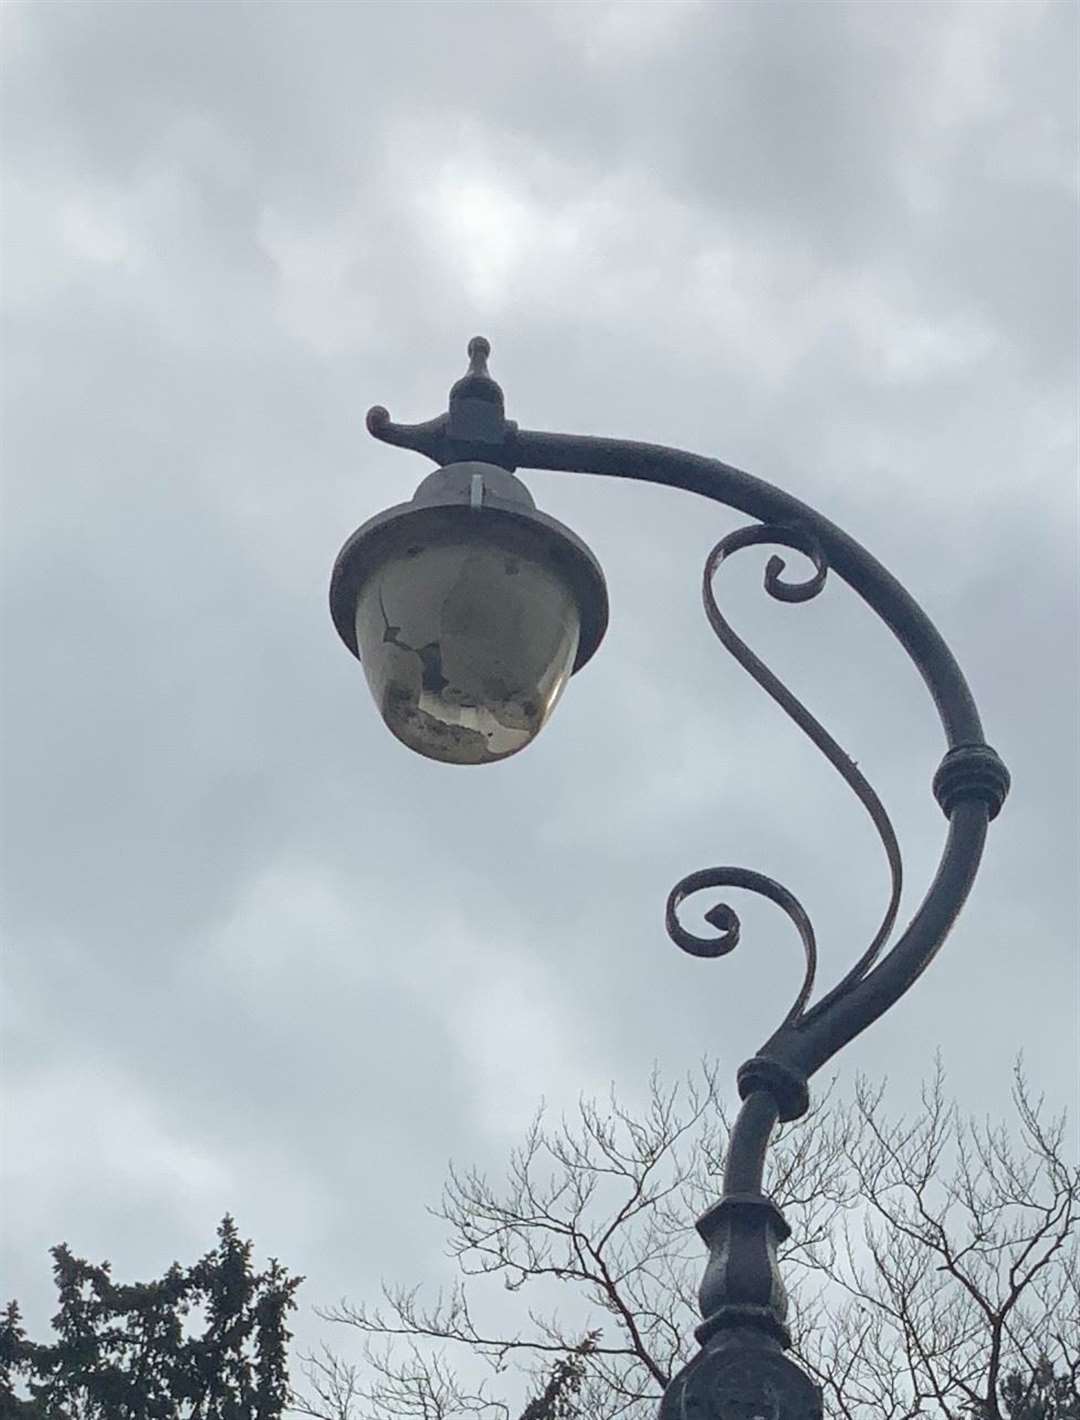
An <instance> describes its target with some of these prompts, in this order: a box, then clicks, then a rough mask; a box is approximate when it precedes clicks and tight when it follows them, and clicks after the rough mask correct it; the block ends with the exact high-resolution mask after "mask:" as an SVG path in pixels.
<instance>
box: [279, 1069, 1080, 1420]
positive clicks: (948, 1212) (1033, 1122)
mask: <svg viewBox="0 0 1080 1420" xmlns="http://www.w3.org/2000/svg"><path fill="white" fill-rule="evenodd" d="M1013 1106H1014V1119H1013V1121H1012V1123H1011V1126H1006V1125H1004V1124H995V1123H991V1122H989V1121H985V1122H977V1121H974V1120H970V1119H966V1118H964V1117H963V1116H962V1115H961V1113H960V1111H959V1110H958V1109H957V1107H956V1105H955V1104H953V1103H951V1102H950V1101H949V1100H948V1099H947V1097H946V1094H945V1088H944V1079H943V1075H942V1071H941V1069H940V1066H939V1067H938V1068H937V1069H936V1071H935V1073H934V1075H933V1077H932V1078H931V1079H930V1081H929V1082H928V1083H927V1084H926V1086H925V1087H924V1089H923V1094H922V1105H921V1108H920V1109H919V1110H918V1111H917V1112H915V1113H914V1114H913V1115H911V1116H910V1117H898V1118H890V1117H889V1115H888V1113H887V1109H886V1104H885V1091H884V1087H882V1086H872V1085H870V1084H869V1083H868V1082H867V1081H865V1080H860V1081H859V1082H858V1084H857V1086H856V1089H855V1092H854V1095H853V1097H852V1099H851V1100H850V1101H846V1102H841V1101H838V1100H836V1099H835V1098H834V1096H833V1094H832V1092H831V1091H827V1092H826V1093H825V1095H824V1097H823V1098H821V1099H820V1100H819V1102H818V1103H817V1104H816V1105H815V1107H814V1108H813V1110H812V1112H811V1114H810V1115H809V1116H808V1117H806V1118H804V1119H803V1120H800V1121H798V1122H797V1123H796V1124H793V1125H790V1126H788V1127H787V1128H786V1129H783V1130H782V1131H781V1133H780V1135H779V1137H778V1139H777V1141H776V1143H775V1146H774V1147H773V1149H772V1162H771V1175H770V1180H769V1188H770V1193H771V1196H772V1197H773V1198H774V1199H775V1201H776V1202H777V1203H778V1204H779V1206H780V1207H781V1208H782V1209H783V1211H784V1213H785V1215H786V1216H787V1219H788V1222H789V1223H790V1224H791V1226H792V1237H791V1240H790V1241H789V1243H788V1244H787V1245H786V1252H782V1254H781V1259H782V1260H781V1265H782V1270H783V1274H784V1277H785V1280H786V1284H787V1287H788V1290H789V1292H790V1293H791V1294H792V1300H793V1308H792V1310H793V1320H794V1322H795V1324H796V1327H797V1330H796V1335H795V1348H794V1349H795V1354H796V1355H797V1356H799V1358H800V1359H801V1360H802V1362H803V1364H804V1365H805V1366H806V1367H807V1368H808V1370H809V1371H810V1372H811V1373H812V1374H813V1375H814V1376H815V1377H816V1378H817V1379H818V1381H819V1383H820V1384H821V1385H822V1387H823V1389H824V1393H825V1401H826V1410H827V1413H828V1414H830V1416H832V1417H836V1420H914V1417H916V1416H918V1417H926V1420H1009V1410H1008V1407H1007V1406H1006V1405H1005V1404H1004V1403H1003V1400H1002V1393H1003V1387H1004V1386H1005V1384H1006V1382H1007V1381H1008V1379H1009V1377H1010V1376H1017V1375H1019V1376H1020V1377H1022V1378H1023V1377H1027V1376H1033V1375H1035V1373H1036V1370H1037V1368H1038V1367H1039V1366H1040V1365H1042V1366H1043V1368H1044V1372H1045V1369H1046V1367H1047V1366H1049V1368H1050V1374H1051V1375H1052V1376H1053V1377H1055V1378H1058V1377H1064V1380H1063V1382H1062V1384H1064V1385H1065V1386H1066V1388H1068V1387H1069V1386H1071V1394H1072V1395H1075V1396H1076V1397H1077V1400H1078V1401H1080V1389H1078V1387H1080V1259H1078V1247H1077V1242H1078V1227H1077V1214H1078V1210H1080V1174H1078V1170H1077V1169H1076V1167H1074V1166H1073V1165H1071V1164H1069V1163H1068V1162H1067V1161H1066V1158H1065V1152H1064V1143H1063V1141H1064V1121H1063V1120H1062V1119H1052V1120H1048V1119H1047V1118H1046V1111H1045V1108H1044V1106H1043V1102H1042V1101H1041V1100H1040V1099H1037V1098H1035V1097H1033V1095H1032V1092H1031V1090H1030V1089H1029V1087H1028V1085H1027V1083H1026V1082H1025V1080H1024V1077H1023V1074H1022V1072H1021V1070H1020V1069H1019V1067H1018V1068H1017V1070H1016V1072H1015V1077H1014V1086H1013ZM729 1126H730V1119H729V1117H728V1115H727V1113H726V1111H725V1107H724V1103H723V1100H722V1097H721V1094H720V1091H719V1090H718V1087H717V1079H716V1072H715V1069H714V1068H712V1067H709V1066H706V1067H703V1068H702V1070H701V1072H700V1073H699V1074H698V1075H697V1076H695V1077H693V1078H691V1079H689V1080H687V1081H686V1082H685V1083H683V1084H682V1085H680V1086H665V1085H664V1084H663V1083H662V1082H661V1080H660V1079H659V1077H658V1076H656V1075H654V1077H653V1079H652V1080H651V1082H650V1088H649V1093H648V1098H647V1102H646V1105H645V1107H644V1109H642V1110H640V1111H637V1112H635V1111H633V1110H630V1109H628V1108H626V1107H625V1106H623V1105H622V1104H620V1102H619V1100H618V1099H617V1098H616V1096H615V1095H614V1093H613V1094H612V1095H611V1097H610V1098H609V1099H608V1100H607V1101H606V1102H605V1103H604V1104H603V1105H602V1106H601V1105H599V1104H598V1103H596V1102H595V1101H590V1100H583V1101H582V1102H581V1103H580V1105H579V1107H578V1112H577V1115H576V1117H575V1118H574V1119H573V1120H572V1121H568V1120H563V1121H561V1122H560V1123H558V1124H550V1123H548V1122H547V1121H546V1119H545V1116H544V1115H543V1113H541V1114H539V1115H538V1116H537V1118H536V1119H535V1120H534V1122H533V1125H532V1127H531V1128H530V1129H529V1131H528V1133H527V1135H526V1137H525V1140H524V1142H523V1143H522V1145H521V1146H520V1147H519V1148H518V1149H516V1150H515V1151H514V1152H513V1154H512V1155H511V1158H510V1162H509V1168H508V1171H507V1174H506V1176H505V1178H502V1179H500V1180H499V1181H498V1182H497V1183H492V1182H491V1181H490V1180H489V1179H488V1178H487V1176H485V1175H484V1174H483V1173H480V1172H478V1171H475V1170H458V1169H452V1170H451V1172H450V1175H449V1178H448V1180H447V1183H446V1187H445V1190H444V1194H443V1198H442V1202H441V1204H440V1206H439V1207H438V1208H437V1209H436V1210H434V1211H435V1213H436V1215H437V1216H438V1217H439V1218H441V1219H442V1221H443V1222H444V1223H445V1224H446V1227H447V1230H448V1237H449V1248H450V1253H451V1255H452V1257H453V1258H454V1259H455V1260H456V1263H457V1266H458V1269H459V1271H460V1274H461V1275H460V1279H459V1281H457V1282H456V1283H455V1284H454V1285H453V1287H452V1288H451V1289H450V1291H449V1292H447V1293H444V1294H441V1295H438V1296H436V1297H434V1298H433V1299H431V1300H429V1301H425V1300H423V1299H422V1297H421V1293H420V1291H419V1289H409V1288H405V1287H400V1286H384V1288H383V1297H382V1301H381V1303H380V1304H379V1305H377V1306H368V1305H363V1304H360V1305H354V1304H351V1303H349V1302H345V1301H343V1302H342V1303H340V1304H339V1305H338V1306H336V1307H332V1308H329V1309H326V1310H323V1311H321V1312H320V1315H322V1316H323V1317H324V1318H325V1319H326V1320H328V1321H332V1322H336V1323H339V1324H341V1325H343V1326H347V1327H349V1328H352V1329H353V1330H355V1331H358V1332H360V1333H361V1334H362V1336H363V1338H364V1346H363V1355H364V1359H363V1363H362V1365H358V1366H353V1365H347V1364H346V1363H344V1362H343V1361H342V1360H341V1359H340V1358H338V1357H337V1356H335V1355H334V1354H333V1353H332V1352H330V1351H324V1352H323V1353H322V1354H321V1355H320V1356H318V1357H309V1358H308V1361H307V1376H308V1381H309V1383H310V1388H309V1391H308V1393H307V1396H306V1398H305V1399H304V1400H303V1401H302V1402H300V1401H298V1402H297V1409H298V1412H299V1413H301V1414H305V1415H309V1416H314V1417H319V1420H403V1418H405V1417H407V1418H408V1420H454V1417H461V1416H471V1417H474V1420H512V1416H513V1415H514V1408H513V1407H512V1406H511V1405H510V1404H508V1402H507V1401H506V1400H505V1399H504V1398H502V1397H501V1396H499V1395H496V1394H494V1393H493V1392H492V1386H493V1385H497V1386H500V1388H502V1389H506V1388H508V1387H506V1385H505V1382H506V1374H505V1373H507V1372H508V1371H511V1372H512V1371H518V1372H524V1373H525V1374H526V1376H527V1377H528V1381H527V1385H528V1387H530V1388H531V1393H532V1394H533V1396H534V1400H533V1401H532V1402H531V1406H530V1408H529V1409H527V1410H526V1411H525V1417H522V1420H526V1417H527V1420H554V1418H555V1417H558V1416H571V1415H576V1414H580V1415H582V1416H587V1417H588V1420H652V1417H653V1416H654V1415H655V1411H656V1406H657V1403H658V1401H659V1398H660V1394H661V1392H662V1391H663V1388H664V1386H665V1385H666V1383H667V1381H668V1380H669V1378H670V1377H671V1376H672V1375H673V1374H674V1373H675V1371H676V1370H678V1368H679V1367H680V1366H681V1365H682V1364H683V1363H684V1362H685V1361H686V1360H687V1359H688V1358H689V1355H690V1352H691V1349H692V1346H693V1328H694V1325H695V1323H696V1322H697V1321H698V1320H699V1317H698V1313H697V1309H696V1291H697V1285H698V1281H699V1278H700V1274H701V1269H702V1262H703V1258H702V1246H701V1243H700V1240H699V1239H698V1237H697V1235H696V1233H695V1231H694V1228H693V1220H694V1218H695V1217H696V1216H697V1215H698V1214H699V1213H700V1212H702V1211H703V1210H704V1209H705V1208H706V1207H707V1206H708V1205H709V1204H710V1203H712V1202H714V1201H715V1199H716V1198H717V1196H718V1194H719V1191H720V1177H721V1174H722V1170H723V1160H724V1152H725V1149H726V1144H727V1138H728V1133H729ZM484 1279H489V1281H490V1280H491V1279H498V1280H499V1281H501V1283H502V1288H503V1291H502V1296H503V1298H504V1300H503V1302H502V1303H501V1304H500V1305H494V1304H493V1302H492V1293H491V1291H490V1289H486V1288H485V1286H484ZM526 1293H528V1294H529V1295H528V1297H526V1296H525V1295H524V1294H526ZM508 1301H509V1302H511V1303H512V1306H513V1308H514V1310H515V1313H516V1321H515V1322H514V1323H513V1324H508V1323H507V1321H506V1319H505V1318H506V1311H507V1302H508ZM530 1302H531V1304H530ZM491 1316H494V1317H495V1318H496V1320H494V1321H491V1322H489V1321H487V1320H486V1318H487V1317H491ZM455 1352H456V1353H457V1356H455V1357H454V1360H455V1362H462V1363H463V1364H451V1360H450V1359H449V1358H450V1357H451V1355H452V1353H455ZM568 1366H569V1369H566V1368H567V1367H568ZM478 1367H479V1369H478ZM560 1367H562V1368H563V1369H560ZM466 1377H468V1378H467V1379H466ZM560 1377H562V1379H561V1380H560ZM571 1381H572V1383H571ZM518 1384H519V1385H520V1380H519V1382H518ZM1067 1393H1068V1392H1067ZM545 1397H547V1398H546V1399H545ZM545 1405H546V1407H547V1408H546V1409H545V1408H543V1407H544V1406H545ZM520 1413H521V1412H520V1407H518V1410H517V1414H519V1415H520ZM1069 1413H1071V1412H1069ZM1061 1414H1062V1415H1065V1414H1066V1412H1065V1411H1062V1412H1061ZM1014 1420H1015V1417H1014ZM1048 1420H1049V1418H1048Z"/></svg>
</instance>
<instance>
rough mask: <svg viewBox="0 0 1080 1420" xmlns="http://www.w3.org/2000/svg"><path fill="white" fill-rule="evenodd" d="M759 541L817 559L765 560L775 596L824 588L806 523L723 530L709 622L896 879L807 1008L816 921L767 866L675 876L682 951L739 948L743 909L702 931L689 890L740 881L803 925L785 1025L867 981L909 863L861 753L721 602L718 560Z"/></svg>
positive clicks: (709, 587) (716, 912) (707, 598)
mask: <svg viewBox="0 0 1080 1420" xmlns="http://www.w3.org/2000/svg"><path fill="white" fill-rule="evenodd" d="M760 544H767V545H771V546H781V547H788V548H791V549H792V550H793V551H796V552H800V553H802V554H803V556H804V557H807V558H809V560H810V562H811V563H812V564H813V567H814V571H813V575H812V576H810V577H808V578H806V579H805V580H803V581H791V580H785V578H784V575H783V574H784V572H785V570H786V564H785V562H784V559H783V558H782V557H779V556H776V555H774V556H772V557H770V559H769V561H768V563H767V565H766V568H765V590H766V592H768V594H769V596H771V597H775V598H776V599H777V600H778V601H784V602H805V601H810V600H811V599H812V598H813V597H816V596H817V595H818V594H819V593H820V592H821V591H822V589H823V588H824V586H825V581H826V578H827V576H828V570H829V569H828V564H827V562H826V559H825V554H824V552H823V551H822V549H821V547H820V545H819V544H818V542H817V541H816V539H815V538H814V537H813V536H812V534H811V533H810V532H809V531H807V530H806V529H805V528H797V527H785V526H782V525H779V524H770V523H758V524H754V525H752V526H750V527H745V528H739V529H738V530H737V531H735V532H733V533H729V534H728V535H727V536H726V537H724V538H721V540H720V541H719V542H718V543H717V544H716V546H715V547H714V548H713V550H712V552H710V554H709V556H708V559H707V560H706V563H705V573H704V577H703V579H702V596H703V599H704V603H705V614H706V616H707V617H708V619H709V625H710V626H711V627H712V629H713V631H714V632H715V633H716V635H717V637H718V638H719V639H720V641H721V642H722V643H723V645H724V646H725V648H726V649H727V650H728V651H730V652H731V654H732V655H733V656H734V657H735V659H736V660H737V661H738V663H739V664H740V665H741V666H742V667H743V669H744V670H745V671H747V672H748V673H749V674H750V675H751V676H752V677H753V678H754V680H755V681H757V683H758V685H760V686H761V687H762V689H763V690H764V691H766V693H767V694H768V695H770V696H771V697H772V699H773V700H775V701H776V703H777V704H778V705H779V706H780V707H781V709H782V710H783V711H784V712H785V714H787V715H788V716H790V718H791V719H792V720H794V722H795V723H796V725H798V727H799V728H800V729H801V730H802V731H803V733H804V734H805V735H806V736H807V737H808V738H809V739H810V740H812V741H813V743H814V744H815V745H816V746H817V748H818V749H819V750H820V751H821V752H822V754H823V755H824V756H825V758H826V759H827V760H828V761H829V763H830V764H831V765H832V766H833V768H834V769H835V770H836V771H837V773H838V774H839V775H840V777H841V778H842V779H843V780H844V782H845V783H846V784H847V785H848V786H849V787H850V788H851V790H852V792H853V793H854V794H855V797H856V798H857V799H858V800H859V802H860V803H861V804H862V806H863V807H864V808H865V809H866V812H867V813H868V814H869V816H870V819H871V822H872V823H873V825H874V827H875V828H876V829H877V832H878V836H879V838H880V839H881V843H882V847H883V848H884V850H885V858H886V861H887V862H888V866H889V876H890V881H891V887H890V892H889V900H888V904H887V906H886V908H885V915H884V916H883V918H882V919H881V925H880V926H879V927H878V930H877V932H876V933H875V934H874V938H873V940H872V941H871V943H870V945H869V946H868V947H867V949H866V951H865V952H864V953H863V954H862V956H861V957H860V958H859V960H858V961H857V962H856V963H855V965H854V966H853V967H852V968H851V970H850V971H849V972H848V973H847V975H846V976H845V977H844V978H843V980H842V981H840V982H839V983H838V984H837V985H836V986H835V987H833V989H832V990H831V991H830V992H829V993H828V995H826V996H825V997H823V998H822V999H821V1000H820V1001H818V1002H816V1003H815V1004H814V1005H813V1006H811V1007H810V1009H809V1010H807V1008H806V1003H807V1001H808V1000H809V998H810V993H811V991H812V989H813V984H814V973H815V968H816V964H817V947H816V943H815V938H814V929H813V925H812V923H811V921H810V918H809V917H808V915H807V913H806V911H805V910H804V908H803V907H802V905H801V904H800V903H799V901H798V899H797V898H796V897H795V896H794V895H793V894H792V893H790V892H789V891H788V890H787V889H786V888H785V887H782V886H781V884H779V883H777V882H775V881H774V880H773V879H772V878H767V877H764V876H763V875H762V874H760V873H754V872H751V871H750V870H749V869H746V868H735V867H719V868H706V869H703V870H702V871H700V872H697V873H691V874H689V875H688V876H687V877H685V878H683V879H682V880H681V881H680V882H678V883H676V885H675V887H674V888H673V889H672V891H671V894H670V896H669V897H668V903H667V912H666V923H667V930H668V935H669V936H670V937H671V938H672V940H673V941H674V942H676V943H677V944H678V946H680V947H681V948H682V949H683V951H686V952H689V953H691V954H692V955H694V956H705V957H711V956H724V955H726V954H727V953H728V952H730V951H733V950H734V948H735V946H736V945H737V943H738V941H739V935H740V922H739V917H738V914H737V913H736V912H735V910H734V909H733V908H732V907H731V906H730V904H728V903H726V902H721V903H718V904H717V905H716V906H715V907H713V908H711V909H710V910H709V911H708V912H706V913H705V920H706V922H708V923H709V924H710V926H713V927H715V928H716V929H717V931H718V935H717V936H715V937H702V936H698V935H696V934H695V933H692V932H689V931H687V929H686V928H685V927H683V926H682V924H681V923H680V922H679V919H678V908H679V906H680V904H681V903H682V902H683V901H684V900H685V899H686V898H687V897H688V896H690V894H691V893H695V892H700V891H702V890H704V889H706V888H717V887H739V888H745V889H746V890H747V891H749V892H753V893H757V894H758V895H759V896H761V897H767V898H768V899H769V900H770V901H772V902H774V903H776V904H777V906H778V907H780V908H782V909H783V911H784V912H785V913H786V914H787V916H788V917H789V918H790V919H791V921H792V922H793V924H794V925H795V928H796V930H797V931H798V933H799V937H800V939H801V941H802V944H803V951H804V954H805V959H806V970H805V974H804V976H803V982H802V986H801V987H800V989H799V993H798V995H797V996H796V998H795V1001H794V1004H793V1005H792V1007H791V1009H790V1010H789V1011H788V1013H787V1015H786V1016H785V1017H784V1021H783V1025H785V1026H787V1025H798V1024H799V1022H800V1021H803V1020H807V1019H810V1018H812V1017H813V1016H815V1015H817V1014H818V1013H819V1012H821V1011H823V1010H825V1009H826V1008H827V1007H828V1005H829V1003H830V1002H832V1001H834V1000H836V999H837V998H838V997H840V996H842V995H844V994H845V993H846V992H847V991H848V990H850V988H851V987H852V986H853V985H855V984H856V983H857V982H858V981H861V980H862V979H863V977H864V976H865V975H866V973H867V972H868V971H869V970H870V968H871V967H872V966H873V964H874V962H875V961H876V960H877V958H878V956H879V955H880V953H881V950H882V948H883V947H884V945H885V943H886V942H887V941H888V939H889V934H890V933H891V932H892V929H893V925H894V924H895V922H896V914H897V911H898V909H899V906H900V891H901V886H902V883H903V865H902V863H901V858H900V847H899V844H898V843H897V840H896V834H895V832H894V830H893V826H892V824H891V823H890V821H889V816H888V814H887V813H886V812H885V808H884V806H883V805H882V802H881V800H880V799H879V798H878V796H877V794H876V793H875V791H874V789H873V787H872V786H871V784H870V783H869V782H868V780H867V779H866V777H865V775H863V774H862V773H861V772H860V770H859V768H858V766H857V765H856V763H855V761H854V760H853V759H852V758H851V757H850V755H848V754H846V753H845V751H844V750H843V749H842V748H841V747H840V745H839V744H838V743H837V742H836V740H835V739H833V737H832V735H830V734H829V732H828V730H826V729H825V727H824V726H823V725H822V724H821V722H820V721H819V720H817V719H816V718H815V717H814V716H813V715H812V714H811V713H810V711H809V710H807V708H806V706H805V705H803V703H802V701H800V700H799V699H798V698H797V697H796V696H795V695H793V694H792V692H791V691H790V690H789V689H788V688H787V686H786V685H784V684H783V682H782V681H781V680H780V679H779V678H778V677H777V676H776V675H775V674H774V673H773V672H772V671H771V670H770V669H769V667H768V666H767V665H766V664H765V662H764V661H762V660H761V659H760V657H758V656H757V655H756V654H755V653H754V652H753V651H752V650H751V649H750V647H749V646H748V645H747V644H746V642H745V641H744V640H743V639H742V638H741V637H740V636H739V635H738V634H737V633H736V632H735V631H734V629H733V628H732V626H731V624H730V622H729V621H728V620H727V619H726V618H725V616H724V615H723V613H722V612H721V610H720V608H719V606H718V604H717V601H716V596H715V593H714V590H713V582H714V579H715V577H716V573H717V571H718V569H719V567H720V564H721V563H722V562H723V561H725V559H726V558H728V557H729V556H730V555H731V554H732V553H733V552H738V551H739V550H740V549H741V548H744V547H753V546H757V545H760Z"/></svg>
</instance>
